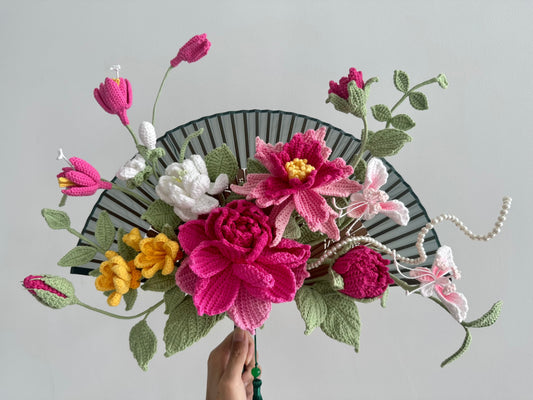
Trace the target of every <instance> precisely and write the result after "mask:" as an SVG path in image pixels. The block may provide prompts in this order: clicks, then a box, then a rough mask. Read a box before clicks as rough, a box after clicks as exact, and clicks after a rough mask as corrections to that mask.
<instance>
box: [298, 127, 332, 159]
mask: <svg viewBox="0 0 533 400" xmlns="http://www.w3.org/2000/svg"><path fill="white" fill-rule="evenodd" d="M304 137H306V138H309V139H311V140H316V141H318V142H319V143H320V146H321V148H322V149H321V150H320V154H321V156H322V158H323V159H324V160H327V159H328V158H329V156H330V155H331V149H330V148H329V147H328V146H327V145H326V141H325V140H324V138H325V137H326V127H324V126H321V127H320V128H318V129H317V130H316V131H314V130H312V129H309V130H307V131H306V132H305V133H304Z"/></svg>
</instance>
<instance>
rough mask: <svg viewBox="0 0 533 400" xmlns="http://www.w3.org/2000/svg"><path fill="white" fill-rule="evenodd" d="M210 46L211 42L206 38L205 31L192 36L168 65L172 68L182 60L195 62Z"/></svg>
mask: <svg viewBox="0 0 533 400" xmlns="http://www.w3.org/2000/svg"><path fill="white" fill-rule="evenodd" d="M210 47H211V42H210V41H209V40H207V35H206V34H205V33H203V34H201V35H196V36H193V37H192V38H191V39H190V40H189V41H188V42H187V43H185V44H184V45H183V46H182V47H181V49H179V51H178V55H177V56H176V57H174V58H173V59H172V60H170V65H171V66H172V68H174V67H176V66H177V65H178V64H179V63H180V62H182V61H187V62H188V63H193V62H196V61H198V60H199V59H200V58H202V57H203V56H205V55H206V54H207V52H208V51H209V48H210Z"/></svg>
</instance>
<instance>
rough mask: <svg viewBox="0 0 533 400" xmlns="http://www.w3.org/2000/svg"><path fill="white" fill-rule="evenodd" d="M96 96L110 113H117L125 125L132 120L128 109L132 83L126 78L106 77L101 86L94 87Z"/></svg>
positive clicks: (99, 102) (130, 100)
mask: <svg viewBox="0 0 533 400" xmlns="http://www.w3.org/2000/svg"><path fill="white" fill-rule="evenodd" d="M94 98H95V99H96V101H97V102H98V104H100V106H101V107H102V108H103V109H104V110H105V111H106V112H108V113H109V114H116V115H118V117H119V118H120V121H121V122H122V124H124V125H128V124H129V123H130V122H129V120H128V116H127V114H126V110H127V109H128V108H130V107H131V102H132V99H131V85H130V82H129V81H128V80H127V79H124V78H117V79H111V78H105V81H104V83H101V84H100V87H99V88H96V89H94Z"/></svg>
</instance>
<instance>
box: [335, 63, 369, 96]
mask: <svg viewBox="0 0 533 400" xmlns="http://www.w3.org/2000/svg"><path fill="white" fill-rule="evenodd" d="M351 81H355V84H356V85H357V87H358V88H359V89H364V87H365V82H364V81H363V73H362V72H361V71H357V70H356V69H355V68H350V71H349V73H348V76H343V77H342V78H341V79H340V81H339V83H337V82H335V81H329V90H328V93H335V94H336V95H337V96H339V97H342V98H343V99H345V100H348V96H349V95H348V83H350V82H351Z"/></svg>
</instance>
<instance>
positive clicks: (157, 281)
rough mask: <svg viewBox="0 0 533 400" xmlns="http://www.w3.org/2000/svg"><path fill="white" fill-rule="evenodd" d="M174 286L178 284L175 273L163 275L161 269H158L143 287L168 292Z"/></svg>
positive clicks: (143, 288)
mask: <svg viewBox="0 0 533 400" xmlns="http://www.w3.org/2000/svg"><path fill="white" fill-rule="evenodd" d="M174 286H176V279H175V277H174V274H173V273H171V274H168V275H163V274H161V271H157V272H156V273H155V275H154V276H152V277H151V278H150V279H148V280H147V281H146V282H144V283H143V285H142V286H141V288H142V290H149V291H151V292H166V291H167V290H169V289H172V288H173V287H174Z"/></svg>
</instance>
